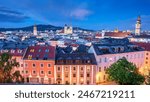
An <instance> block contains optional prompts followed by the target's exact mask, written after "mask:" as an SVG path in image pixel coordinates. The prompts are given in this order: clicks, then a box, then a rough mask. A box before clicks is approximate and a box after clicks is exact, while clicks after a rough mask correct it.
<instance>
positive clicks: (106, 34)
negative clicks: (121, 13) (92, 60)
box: [104, 32, 131, 37]
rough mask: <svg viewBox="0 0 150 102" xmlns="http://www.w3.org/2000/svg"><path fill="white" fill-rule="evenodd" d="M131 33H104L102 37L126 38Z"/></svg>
mask: <svg viewBox="0 0 150 102" xmlns="http://www.w3.org/2000/svg"><path fill="white" fill-rule="evenodd" d="M130 34H131V33H130V32H105V35H104V36H110V37H128V36H129V35H130Z"/></svg>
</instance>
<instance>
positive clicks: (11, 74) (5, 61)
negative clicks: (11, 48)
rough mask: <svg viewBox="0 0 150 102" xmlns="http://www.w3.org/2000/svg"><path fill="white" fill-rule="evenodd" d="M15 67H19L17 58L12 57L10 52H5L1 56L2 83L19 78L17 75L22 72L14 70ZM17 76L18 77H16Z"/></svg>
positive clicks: (0, 74)
mask: <svg viewBox="0 0 150 102" xmlns="http://www.w3.org/2000/svg"><path fill="white" fill-rule="evenodd" d="M15 67H17V68H18V67H19V63H18V62H16V59H12V56H11V55H9V54H8V53H3V54H1V56H0V83H12V82H13V81H16V80H18V77H17V76H21V75H20V73H18V72H16V71H14V68H15ZM15 76H16V77H15Z"/></svg>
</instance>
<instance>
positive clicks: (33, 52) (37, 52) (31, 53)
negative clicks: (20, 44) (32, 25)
mask: <svg viewBox="0 0 150 102" xmlns="http://www.w3.org/2000/svg"><path fill="white" fill-rule="evenodd" d="M24 59H29V60H31V59H32V60H50V59H55V47H53V46H46V45H44V46H42V45H36V46H30V47H28V49H27V52H26V54H25V56H24Z"/></svg>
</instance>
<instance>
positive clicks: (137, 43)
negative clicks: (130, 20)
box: [133, 42, 150, 51]
mask: <svg viewBox="0 0 150 102" xmlns="http://www.w3.org/2000/svg"><path fill="white" fill-rule="evenodd" d="M133 44H136V45H138V46H140V47H142V48H144V49H145V50H146V51H150V43H141V42H133Z"/></svg>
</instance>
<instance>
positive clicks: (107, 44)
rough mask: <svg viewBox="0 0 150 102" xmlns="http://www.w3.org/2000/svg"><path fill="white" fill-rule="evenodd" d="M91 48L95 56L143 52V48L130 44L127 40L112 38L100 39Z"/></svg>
mask: <svg viewBox="0 0 150 102" xmlns="http://www.w3.org/2000/svg"><path fill="white" fill-rule="evenodd" d="M93 48H94V50H95V52H96V54H97V55H103V54H116V53H125V52H135V51H143V50H144V49H143V48H141V47H139V46H137V45H135V44H132V43H130V42H129V40H128V39H114V38H113V39H112V38H107V39H106V38H105V39H102V40H101V41H100V42H99V43H97V44H93ZM116 49H117V51H116Z"/></svg>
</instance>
